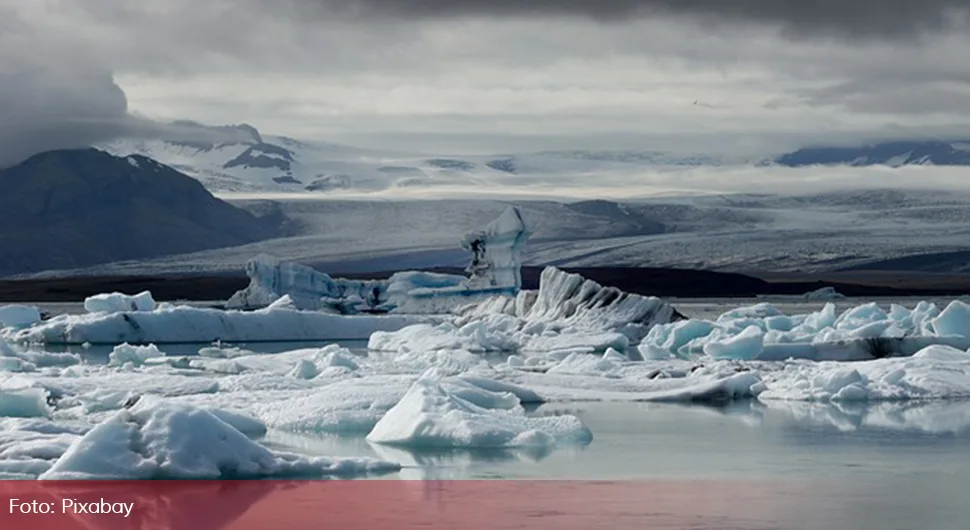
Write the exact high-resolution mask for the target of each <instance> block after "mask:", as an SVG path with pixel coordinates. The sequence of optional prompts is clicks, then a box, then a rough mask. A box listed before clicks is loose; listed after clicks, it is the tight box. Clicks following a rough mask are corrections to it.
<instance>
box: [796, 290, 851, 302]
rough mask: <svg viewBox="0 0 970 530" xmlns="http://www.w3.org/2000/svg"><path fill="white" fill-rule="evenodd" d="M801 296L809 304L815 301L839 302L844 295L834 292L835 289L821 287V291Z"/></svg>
mask: <svg viewBox="0 0 970 530" xmlns="http://www.w3.org/2000/svg"><path fill="white" fill-rule="evenodd" d="M802 296H803V297H804V298H805V300H806V301H809V302H812V301H816V300H841V299H843V298H845V295H844V294H842V293H840V292H838V291H836V290H835V287H822V288H821V289H816V290H814V291H812V292H809V293H805V294H804V295H802Z"/></svg>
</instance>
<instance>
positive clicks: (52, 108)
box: [0, 4, 239, 168]
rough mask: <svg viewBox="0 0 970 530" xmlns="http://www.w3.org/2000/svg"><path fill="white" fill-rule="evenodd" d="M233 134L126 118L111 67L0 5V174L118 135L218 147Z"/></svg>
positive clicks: (125, 105) (78, 43)
mask: <svg viewBox="0 0 970 530" xmlns="http://www.w3.org/2000/svg"><path fill="white" fill-rule="evenodd" d="M237 134H239V131H237V130H233V129H224V130H219V129H207V128H199V127H193V126H190V125H187V124H165V123H158V122H155V121H153V120H150V119H147V118H144V117H140V116H137V115H134V114H132V113H130V112H129V109H128V101H127V97H126V95H125V92H124V91H123V90H122V89H121V87H119V86H118V84H117V83H116V82H115V80H114V76H113V73H112V71H111V69H109V68H108V67H107V65H106V64H105V63H104V62H103V61H102V60H101V58H99V57H97V56H96V55H94V54H92V53H90V50H89V47H88V46H86V44H85V43H84V42H83V41H79V40H76V39H72V38H71V37H69V36H65V35H63V34H59V33H56V32H48V31H43V30H38V29H37V28H34V27H31V26H30V25H29V24H27V23H25V22H24V21H23V20H22V19H21V18H20V16H19V15H18V13H17V12H16V11H13V10H10V9H8V8H6V7H5V6H4V5H2V4H0V168H3V167H8V166H11V165H14V164H17V163H18V162H20V161H22V160H24V159H26V158H28V157H30V156H32V155H34V154H37V153H41V152H44V151H49V150H54V149H70V148H81V147H87V146H90V145H93V144H97V143H100V142H104V141H108V140H111V139H114V138H116V137H119V136H134V137H143V138H152V137H162V136H164V137H167V138H175V139H185V140H190V141H220V140H225V139H230V138H231V137H233V135H237Z"/></svg>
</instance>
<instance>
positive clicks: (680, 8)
mask: <svg viewBox="0 0 970 530" xmlns="http://www.w3.org/2000/svg"><path fill="white" fill-rule="evenodd" d="M291 1H293V0H291ZM296 1H297V2H299V1H302V2H305V3H307V4H309V5H316V6H317V7H322V8H324V9H325V10H329V11H331V12H337V13H343V14H350V15H357V16H389V17H400V18H441V17H460V16H501V17H506V16H508V17H513V16H523V17H538V16H576V17H584V18H589V19H594V20H600V21H605V22H616V21H623V20H629V19H636V18H648V17H654V16H663V15H667V16H670V15H674V16H682V17H688V18H694V19H697V20H698V21H701V22H742V23H758V24H773V25H779V26H781V27H782V28H784V29H785V30H787V31H790V32H792V33H793V34H797V35H801V36H811V35H813V34H833V35H841V36H849V37H852V36H868V37H880V38H886V39H893V38H897V37H901V36H912V35H916V34H920V33H923V32H932V31H937V30H942V29H947V28H953V27H956V28H961V29H964V28H966V27H967V24H966V22H967V19H966V17H967V13H968V8H970V1H968V0H296ZM274 3H276V4H277V5H279V2H278V1H277V2H274Z"/></svg>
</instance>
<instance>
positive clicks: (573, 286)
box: [369, 267, 682, 353]
mask: <svg viewBox="0 0 970 530" xmlns="http://www.w3.org/2000/svg"><path fill="white" fill-rule="evenodd" d="M679 318H682V317H681V316H680V315H679V314H678V313H677V312H676V310H674V308H673V307H671V306H670V305H669V304H667V303H665V302H663V301H662V300H660V299H658V298H653V297H646V296H640V295H636V294H629V293H625V292H623V291H620V290H619V289H616V288H613V287H603V286H601V285H599V284H598V283H596V282H593V281H590V280H586V279H584V278H583V277H582V276H580V275H578V274H569V273H566V272H563V271H560V270H558V269H555V268H553V267H548V268H546V269H545V270H544V271H543V272H542V275H541V277H540V283H539V290H538V292H536V291H521V292H519V294H518V295H517V296H515V297H509V296H496V297H494V298H491V299H489V300H486V301H484V302H481V303H478V304H472V305H468V306H465V307H463V308H461V309H458V310H456V317H455V318H453V319H452V321H451V322H448V323H444V324H441V325H439V326H427V325H426V326H420V327H409V328H404V329H401V330H399V331H397V332H393V333H375V334H374V335H372V336H371V338H370V341H369V347H370V348H371V349H375V350H383V351H405V350H409V351H410V350H446V349H463V350H468V351H473V352H478V353H481V352H493V351H510V352H511V351H528V352H548V351H554V350H571V351H598V352H603V351H605V350H606V349H607V348H613V349H615V350H617V351H618V352H621V353H622V352H626V351H627V350H628V348H629V346H630V344H631V342H632V343H636V342H639V340H640V339H641V338H642V337H643V336H644V335H646V334H647V333H648V332H649V330H650V329H651V328H652V327H653V326H654V325H656V324H664V323H668V322H671V321H673V320H677V319H679Z"/></svg>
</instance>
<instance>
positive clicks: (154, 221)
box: [0, 149, 286, 275]
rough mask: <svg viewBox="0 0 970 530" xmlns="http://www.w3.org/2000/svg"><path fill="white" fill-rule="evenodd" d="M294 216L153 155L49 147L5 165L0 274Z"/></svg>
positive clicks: (276, 224) (236, 235) (211, 238)
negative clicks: (266, 209)
mask: <svg viewBox="0 0 970 530" xmlns="http://www.w3.org/2000/svg"><path fill="white" fill-rule="evenodd" d="M285 221H286V220H281V219H279V217H278V216H276V215H270V216H266V217H265V218H257V217H256V216H255V215H253V214H252V213H250V212H247V211H245V210H242V209H239V208H236V207H235V206H232V205H231V204H229V203H226V202H224V201H221V200H219V199H217V198H215V197H214V196H212V194H210V193H209V192H208V191H207V190H206V189H205V188H204V187H203V186H202V184H201V183H200V182H199V181H197V180H195V179H193V178H191V177H189V176H187V175H184V174H182V173H180V172H178V171H176V170H174V169H172V168H171V167H168V166H165V165H163V164H160V163H158V162H156V161H154V160H152V159H150V158H147V157H144V156H128V157H124V158H121V157H115V156H112V155H110V154H108V153H105V152H103V151H99V150H97V149H74V150H59V151H49V152H46V153H41V154H38V155H35V156H33V157H31V158H29V159H28V160H26V161H24V162H22V163H20V164H18V165H16V166H14V167H11V168H8V169H4V170H0V275H10V274H19V273H25V272H36V271H42V270H52V269H67V268H76V267H85V266H91V265H97V264H99V263H107V262H112V261H121V260H127V259H142V258H150V257H157V256H164V255H170V254H180V253H186V252H195V251H199V250H205V249H211V248H220V247H228V246H235V245H242V244H246V243H252V242H255V241H260V240H263V239H267V238H271V237H276V236H277V235H280V234H281V232H282V231H283V230H284V228H283V225H285V224H286V222H285Z"/></svg>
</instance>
